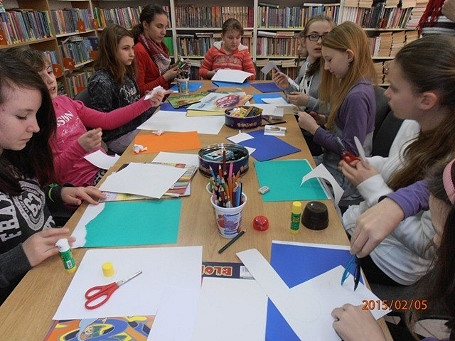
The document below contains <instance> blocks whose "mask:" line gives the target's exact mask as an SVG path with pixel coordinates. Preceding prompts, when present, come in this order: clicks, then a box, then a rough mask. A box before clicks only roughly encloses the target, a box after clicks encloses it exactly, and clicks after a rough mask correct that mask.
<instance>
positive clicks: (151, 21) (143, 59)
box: [132, 5, 178, 95]
mask: <svg viewBox="0 0 455 341" xmlns="http://www.w3.org/2000/svg"><path fill="white" fill-rule="evenodd" d="M139 20H140V21H141V23H140V24H138V25H136V26H134V27H133V30H132V32H133V35H134V43H135V45H134V55H135V56H136V62H137V76H136V77H137V79H136V80H137V84H138V85H139V89H140V91H141V95H144V94H145V92H146V91H148V90H152V89H153V88H155V87H156V86H158V85H161V86H162V87H163V88H165V89H169V86H170V83H171V81H172V80H173V79H174V78H175V76H177V72H178V66H177V65H171V58H170V57H169V50H168V48H167V46H166V45H165V44H164V43H163V39H164V37H165V36H166V29H167V27H168V23H169V20H168V16H167V13H166V11H165V10H164V9H163V8H162V7H160V6H152V5H147V6H145V7H144V9H143V10H142V12H141V15H140V17H139Z"/></svg>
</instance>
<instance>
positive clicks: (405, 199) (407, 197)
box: [386, 180, 430, 219]
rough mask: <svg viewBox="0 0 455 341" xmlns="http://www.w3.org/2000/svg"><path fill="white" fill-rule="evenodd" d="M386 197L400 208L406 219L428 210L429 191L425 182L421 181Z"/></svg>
mask: <svg viewBox="0 0 455 341" xmlns="http://www.w3.org/2000/svg"><path fill="white" fill-rule="evenodd" d="M386 197H387V198H390V199H392V200H393V201H395V202H396V203H397V204H398V206H400V207H401V209H402V210H403V213H404V218H405V219H406V218H408V217H411V216H413V215H416V214H417V213H418V212H420V211H421V210H428V207H429V205H428V200H429V197H430V191H429V190H428V186H427V183H426V181H425V180H421V181H417V182H416V183H414V184H412V185H410V186H407V187H404V188H400V189H399V190H397V191H396V192H393V193H390V194H389V195H387V196H386Z"/></svg>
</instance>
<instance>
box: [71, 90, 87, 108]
mask: <svg viewBox="0 0 455 341" xmlns="http://www.w3.org/2000/svg"><path fill="white" fill-rule="evenodd" d="M74 99H75V100H78V101H82V103H84V104H85V105H88V103H89V101H90V97H89V95H88V90H87V88H85V89H84V90H82V91H81V92H79V93H78V94H77V95H76V96H75V97H74Z"/></svg>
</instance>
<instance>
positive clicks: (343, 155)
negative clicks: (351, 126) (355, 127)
mask: <svg viewBox="0 0 455 341" xmlns="http://www.w3.org/2000/svg"><path fill="white" fill-rule="evenodd" d="M337 143H338V145H339V146H340V148H341V158H342V159H343V160H344V162H346V163H347V164H348V165H349V166H351V162H353V161H356V160H360V158H359V157H358V156H355V155H354V154H352V153H351V152H348V151H347V150H346V148H345V147H344V145H343V142H341V139H340V138H339V137H338V136H337Z"/></svg>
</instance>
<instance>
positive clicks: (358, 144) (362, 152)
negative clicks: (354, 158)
mask: <svg viewBox="0 0 455 341" xmlns="http://www.w3.org/2000/svg"><path fill="white" fill-rule="evenodd" d="M354 142H355V146H356V147H357V151H358V152H359V156H360V158H361V159H362V160H363V161H365V160H366V157H365V150H364V149H363V146H362V143H361V142H360V140H359V138H358V137H357V136H354Z"/></svg>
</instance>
